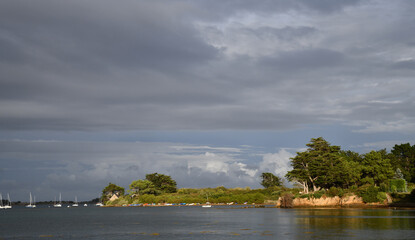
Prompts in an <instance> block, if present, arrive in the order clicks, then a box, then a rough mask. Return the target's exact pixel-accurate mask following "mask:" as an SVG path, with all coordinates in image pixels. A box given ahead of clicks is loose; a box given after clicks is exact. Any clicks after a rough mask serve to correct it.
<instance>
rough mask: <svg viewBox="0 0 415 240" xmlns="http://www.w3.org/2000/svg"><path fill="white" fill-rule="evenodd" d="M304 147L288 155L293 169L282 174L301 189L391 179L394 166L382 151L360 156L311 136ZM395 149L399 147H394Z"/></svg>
mask: <svg viewBox="0 0 415 240" xmlns="http://www.w3.org/2000/svg"><path fill="white" fill-rule="evenodd" d="M307 146H308V149H307V150H306V151H304V152H298V153H297V155H296V156H295V157H293V158H291V166H292V167H293V170H291V171H289V172H288V173H287V174H286V178H287V179H288V180H289V181H292V182H296V183H299V184H300V185H301V186H302V187H303V191H304V192H306V193H307V192H308V191H309V190H310V188H311V189H312V190H313V191H316V190H318V189H320V188H325V189H329V188H331V187H342V188H348V187H351V186H353V185H356V186H361V185H363V184H372V185H378V186H379V185H380V184H381V183H385V182H387V181H388V179H391V178H392V177H393V174H394V172H395V171H394V169H393V167H392V165H391V160H390V157H391V155H390V154H387V152H386V150H380V151H371V152H369V153H367V154H364V155H360V154H358V153H355V152H352V151H341V149H340V147H339V146H331V145H330V143H328V142H327V141H326V140H324V138H322V137H319V138H312V139H311V141H310V143H308V144H307ZM397 148H398V149H399V147H397Z"/></svg>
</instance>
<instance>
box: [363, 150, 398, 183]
mask: <svg viewBox="0 0 415 240" xmlns="http://www.w3.org/2000/svg"><path fill="white" fill-rule="evenodd" d="M385 152H386V151H385V150H380V151H371V152H369V153H366V154H364V155H363V159H362V162H361V165H362V180H361V181H362V183H368V184H375V185H377V186H379V184H381V183H384V182H386V181H387V180H388V179H390V178H392V177H393V175H394V171H393V168H392V165H391V164H390V160H389V159H388V158H386V154H385Z"/></svg>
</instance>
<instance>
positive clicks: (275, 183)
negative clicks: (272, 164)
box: [261, 172, 282, 188]
mask: <svg viewBox="0 0 415 240" xmlns="http://www.w3.org/2000/svg"><path fill="white" fill-rule="evenodd" d="M261 178H262V181H261V185H262V186H263V187H264V188H269V187H281V186H282V180H281V178H280V177H278V176H275V175H274V174H272V173H269V172H266V173H262V174H261Z"/></svg>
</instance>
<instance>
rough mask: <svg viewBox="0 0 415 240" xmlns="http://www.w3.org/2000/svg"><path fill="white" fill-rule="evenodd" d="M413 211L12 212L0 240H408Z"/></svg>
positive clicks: (0, 227) (4, 216) (414, 230)
mask: <svg viewBox="0 0 415 240" xmlns="http://www.w3.org/2000/svg"><path fill="white" fill-rule="evenodd" d="M413 236H415V211H414V210H389V209H278V208H258V209H255V208H250V209H244V208H231V207H213V208H211V209H206V208H201V207H153V208H95V207H87V208H71V209H67V208H62V209H55V208H43V209H42V208H38V209H25V208H13V209H11V211H2V212H0V239H44V238H48V239H158V240H162V239H166V240H167V239H169V240H175V239H180V240H182V239H215V240H221V239H238V240H243V239H246V240H248V239H249V240H256V239H315V238H316V239H319V238H320V239H328V238H329V239H330V238H331V239H413V238H414V237H413Z"/></svg>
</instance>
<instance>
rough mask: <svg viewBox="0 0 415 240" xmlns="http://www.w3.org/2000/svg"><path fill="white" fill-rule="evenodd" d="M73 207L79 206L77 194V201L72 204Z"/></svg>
mask: <svg viewBox="0 0 415 240" xmlns="http://www.w3.org/2000/svg"><path fill="white" fill-rule="evenodd" d="M72 207H78V197H77V196H75V203H74V204H72Z"/></svg>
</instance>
